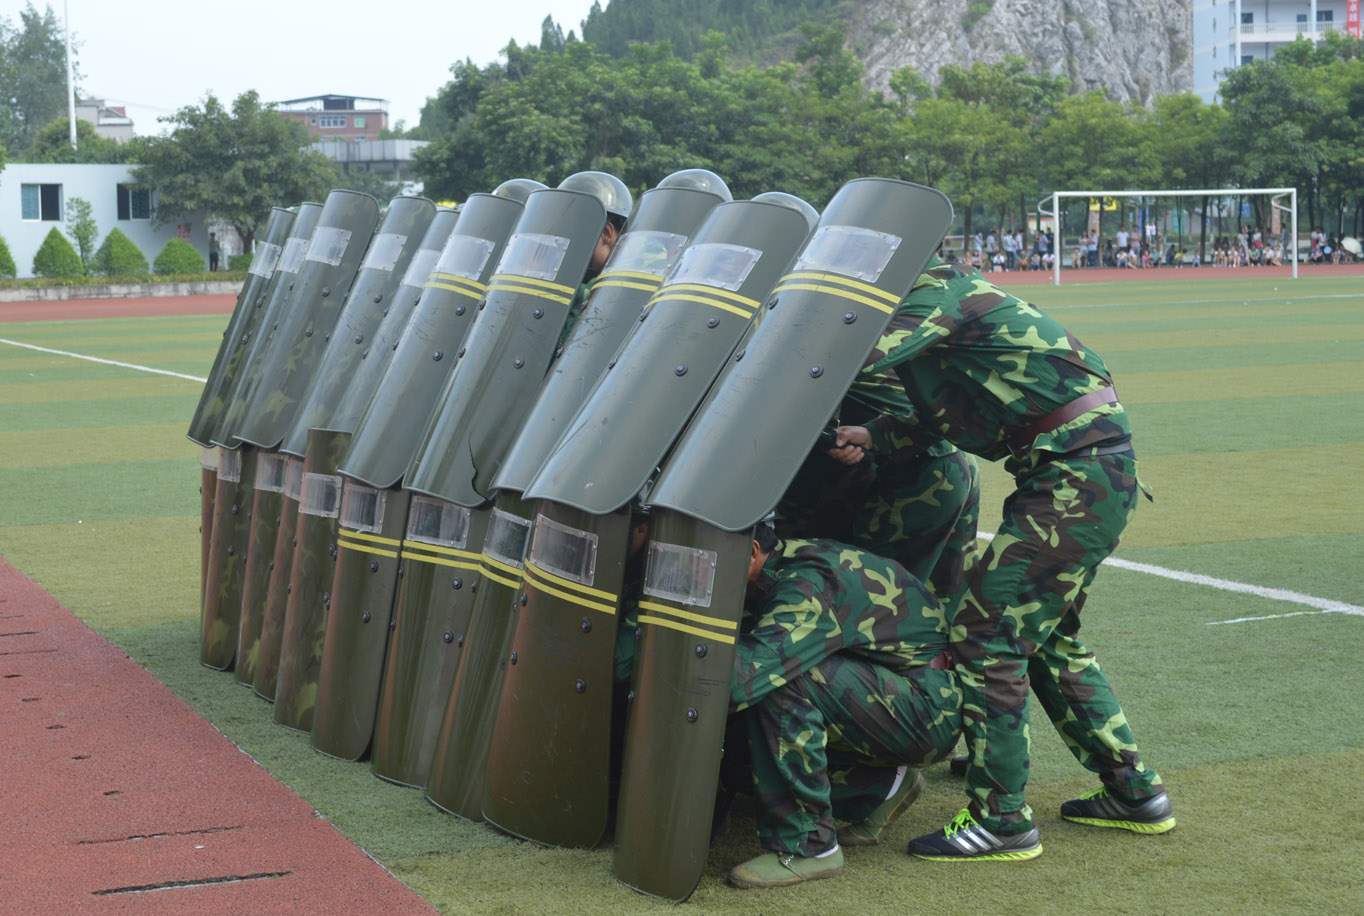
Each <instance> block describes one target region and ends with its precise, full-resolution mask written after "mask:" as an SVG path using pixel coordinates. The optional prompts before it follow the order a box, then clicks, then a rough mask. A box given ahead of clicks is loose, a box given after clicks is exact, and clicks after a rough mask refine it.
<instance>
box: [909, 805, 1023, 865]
mask: <svg viewBox="0 0 1364 916" xmlns="http://www.w3.org/2000/svg"><path fill="white" fill-rule="evenodd" d="M909 853H910V855H913V856H918V857H919V858H921V859H932V860H933V861H935V862H961V861H972V862H1024V861H1027V860H1028V859H1035V858H1037V857H1038V856H1040V855H1041V854H1042V839H1041V835H1040V834H1038V832H1037V828H1036V827H1034V828H1032V829H1031V830H1028V831H1027V832H1025V833H1020V834H1017V835H1015V836H995V835H994V834H993V833H991V832H990V831H988V830H986V829H985V828H984V827H982V826H980V824H978V823H976V819H975V818H974V817H972V816H971V809H970V808H962V809H961V813H960V814H958V815H957V816H956V817H954V818H953V819H952V823H950V824H948V825H947V826H945V827H943V828H942V829H941V830H935V831H934V832H933V833H929V834H925V835H924V836H921V837H917V838H916V839H913V840H910V841H909Z"/></svg>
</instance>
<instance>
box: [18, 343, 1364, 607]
mask: <svg viewBox="0 0 1364 916" xmlns="http://www.w3.org/2000/svg"><path fill="white" fill-rule="evenodd" d="M0 343H6V344H11V345H12V346H16V347H25V348H27V349H29V350H38V351H40V352H43V353H53V354H56V355H57V356H70V357H72V358H73V359H85V360H89V361H90V362H92V363H104V364H105V365H109V366H122V367H123V368H125V369H136V370H138V371H140V372H154V373H156V374H157V375H170V376H174V377H175V378H183V379H188V380H189V381H191V382H207V381H208V379H206V378H200V377H198V376H197V375H183V374H181V373H179V372H171V371H169V370H166V369H153V368H152V367H150V366H138V365H135V364H133V363H121V362H118V361H117V360H112V359H100V358H99V357H98V356H84V355H82V354H80V353H68V352H67V351H65V350H52V349H49V348H47V347H39V346H35V345H33V344H26V343H20V342H19V341H17V340H7V339H5V338H3V337H0ZM980 537H981V538H983V539H985V540H987V541H988V540H993V539H994V535H992V534H985V533H982V534H981V535H980ZM1104 562H1105V563H1106V564H1108V565H1109V566H1113V567H1116V568H1118V569H1130V570H1132V571H1134V572H1143V573H1147V574H1148V575H1152V576H1160V577H1161V578H1163V579H1173V580H1175V581H1176V582H1188V583H1190V584H1192V585H1203V586H1207V587H1209V588H1216V589H1220V590H1222V591H1226V592H1239V593H1241V594H1243V595H1254V596H1255V597H1257V598H1269V599H1271V600H1273V601H1287V602H1289V603H1291V604H1301V605H1306V606H1307V607H1309V608H1312V610H1308V611H1294V612H1292V613H1288V614H1269V615H1266V616H1264V617H1237V618H1235V619H1232V620H1210V621H1208V625H1209V626H1216V625H1218V624H1223V623H1246V622H1248V621H1252V620H1277V619H1279V618H1281V617H1298V616H1301V615H1303V614H1352V615H1355V616H1358V617H1364V607H1358V606H1356V605H1353V604H1346V603H1344V602H1342V601H1332V600H1330V599H1329V598H1317V597H1314V596H1312V595H1305V594H1303V593H1301V592H1291V591H1287V590H1285V589H1281V588H1264V587H1263V586H1259V585H1250V584H1248V583H1245V582H1233V581H1232V580H1230V579H1218V578H1214V577H1213V576H1204V575H1202V574H1200V573H1191V572H1182V571H1180V570H1178V569H1166V568H1165V567H1163V566H1152V565H1151V564H1150V563H1134V562H1132V561H1131V560H1119V559H1118V558H1116V557H1109V558H1108V559H1107V560H1104Z"/></svg>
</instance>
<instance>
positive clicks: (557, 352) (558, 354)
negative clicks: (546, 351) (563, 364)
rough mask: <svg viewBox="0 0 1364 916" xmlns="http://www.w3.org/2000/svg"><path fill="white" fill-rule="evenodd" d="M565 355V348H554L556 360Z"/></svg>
mask: <svg viewBox="0 0 1364 916" xmlns="http://www.w3.org/2000/svg"><path fill="white" fill-rule="evenodd" d="M563 355H564V348H563V347H555V348H554V358H555V359H558V358H559V357H561V356H563Z"/></svg>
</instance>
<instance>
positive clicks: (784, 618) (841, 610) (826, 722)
mask: <svg viewBox="0 0 1364 916" xmlns="http://www.w3.org/2000/svg"><path fill="white" fill-rule="evenodd" d="M745 626H746V627H748V629H747V632H745V633H744V634H743V635H742V636H741V637H740V638H739V640H738V643H737V645H736V658H735V674H734V684H733V689H732V691H731V694H730V701H731V703H732V704H733V707H734V708H735V709H736V710H739V711H744V712H743V715H744V716H745V717H746V722H745V725H746V728H747V732H748V744H749V751H750V753H751V755H752V766H753V780H754V785H755V789H756V801H757V805H756V807H757V821H758V836H759V840H760V841H761V843H762V845H763V847H764V848H765V849H769V850H773V851H776V852H779V853H796V854H798V855H802V856H812V855H817V854H818V853H820V852H824V851H826V850H828V849H831V848H833V846H834V844H835V842H837V840H836V837H835V831H834V821H833V818H834V816H835V813H836V814H837V816H839V817H842V818H844V819H846V820H853V821H856V820H861V819H862V818H864V817H866V816H867V815H868V814H870V813H871V811H872V810H873V809H874V808H875V807H876V806H877V805H878V804H880V803H881V802H882V801H883V800H884V799H885V798H886V796H887V795H888V794H889V791H890V788H891V786H892V784H893V782H894V780H895V768H896V766H897V765H901V764H908V765H912V766H919V765H922V764H926V763H932V762H933V761H935V760H940V759H942V758H943V757H944V756H945V755H946V754H947V752H948V751H950V750H951V748H952V746H953V745H954V744H955V743H956V740H957V735H958V732H959V728H960V722H961V695H960V693H959V692H958V690H957V686H956V677H955V675H954V674H953V673H952V671H950V670H948V669H947V667H946V665H945V659H944V657H943V652H944V649H946V647H947V620H946V616H945V615H944V614H943V611H942V607H941V605H939V604H938V602H937V601H936V600H935V599H934V598H933V596H932V594H930V593H929V591H928V590H927V589H926V588H925V587H924V586H923V585H922V584H921V583H919V582H918V580H916V579H914V578H913V577H911V576H909V575H908V574H907V573H906V572H905V571H904V568H903V567H901V566H900V565H899V564H898V563H895V562H894V561H892V560H886V559H883V558H882V557H878V556H875V555H873V554H869V553H865V552H863V551H861V550H857V549H855V548H852V547H849V546H848V545H846V544H841V543H838V542H836V541H785V542H782V543H780V544H779V545H778V546H777V548H776V550H775V551H773V553H772V555H771V556H770V557H769V558H768V560H767V563H766V564H765V565H764V566H763V569H762V572H761V573H760V574H759V577H758V581H757V583H756V595H755V598H754V600H753V601H752V602H750V604H749V609H748V613H747V615H746V619H745Z"/></svg>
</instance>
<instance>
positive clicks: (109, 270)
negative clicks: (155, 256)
mask: <svg viewBox="0 0 1364 916" xmlns="http://www.w3.org/2000/svg"><path fill="white" fill-rule="evenodd" d="M91 266H92V267H93V268H94V270H95V272H97V273H101V274H104V275H105V276H106V277H129V276H137V275H138V274H145V273H149V272H150V270H151V268H149V267H148V266H147V256H146V255H145V254H143V253H142V249H141V248H138V247H137V244H136V243H135V242H133V240H132V239H130V238H128V237H127V236H126V235H124V234H123V233H122V232H120V231H119V230H118V229H111V230H110V231H109V234H108V235H107V236H105V237H104V243H103V244H102V245H100V246H99V250H98V251H96V252H95V257H94V262H93V264H92V265H91Z"/></svg>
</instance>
